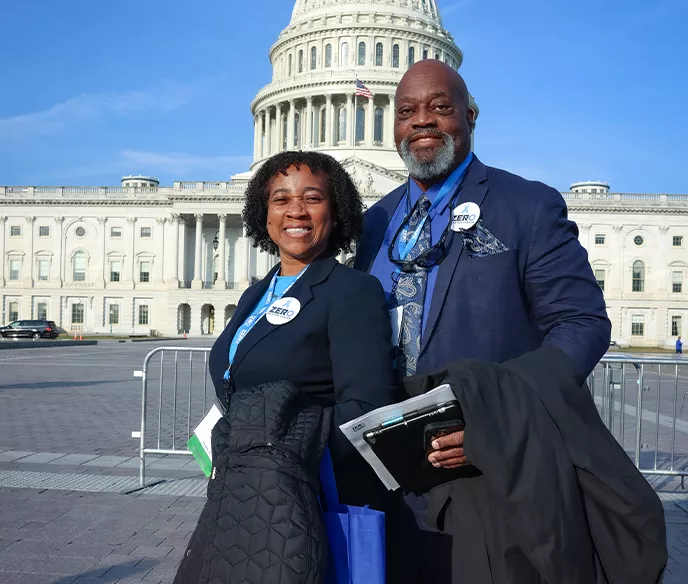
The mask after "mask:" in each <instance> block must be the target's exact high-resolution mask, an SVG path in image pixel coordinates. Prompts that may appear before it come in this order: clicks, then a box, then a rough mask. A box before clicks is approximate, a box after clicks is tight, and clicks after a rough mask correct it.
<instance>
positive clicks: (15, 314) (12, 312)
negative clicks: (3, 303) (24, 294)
mask: <svg viewBox="0 0 688 584" xmlns="http://www.w3.org/2000/svg"><path fill="white" fill-rule="evenodd" d="M7 308H8V312H9V317H10V322H14V321H15V320H17V319H18V318H19V302H16V301H14V302H10V303H9V306H8V307H7Z"/></svg>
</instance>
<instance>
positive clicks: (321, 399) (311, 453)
mask: <svg viewBox="0 0 688 584" xmlns="http://www.w3.org/2000/svg"><path fill="white" fill-rule="evenodd" d="M243 218H244V223H245V226H246V231H247V234H248V236H249V237H251V238H252V239H253V242H254V245H255V246H257V247H260V248H261V249H262V250H264V251H267V252H270V253H279V256H280V264H279V265H278V266H276V267H275V268H274V269H273V270H272V271H271V272H270V273H269V274H268V275H267V276H266V277H265V278H264V279H263V280H262V281H260V282H258V283H257V284H255V285H253V286H251V287H250V288H249V289H248V290H247V291H246V292H245V293H244V294H243V295H242V297H241V300H240V301H239V304H238V306H237V309H236V311H235V313H234V317H233V318H232V320H231V321H230V323H229V324H228V325H227V328H226V329H225V330H224V332H223V333H222V334H221V335H220V337H219V338H218V339H217V341H216V343H215V345H214V346H213V349H212V351H211V354H210V360H209V368H210V375H211V377H212V380H213V384H214V386H215V390H216V394H217V398H218V400H219V402H220V403H221V404H222V405H223V406H224V407H225V408H226V411H227V412H228V413H227V414H226V415H225V417H224V418H223V419H221V420H220V422H218V425H217V426H216V428H215V430H214V431H213V464H214V471H213V477H215V476H216V471H217V472H218V475H221V480H222V481H224V487H223V489H220V488H219V487H218V488H216V489H215V490H213V489H214V486H213V483H214V481H213V480H211V481H210V485H209V491H208V504H207V505H206V509H204V512H203V514H202V515H201V518H200V520H199V526H198V527H197V529H196V531H195V532H194V535H193V536H192V540H191V542H190V544H189V548H188V549H187V553H186V557H185V559H184V561H183V562H182V565H181V566H180V570H179V573H178V574H177V579H176V580H175V582H176V583H182V582H194V583H197V582H218V583H220V582H222V584H225V583H226V582H227V583H229V582H256V583H259V582H260V583H266V584H267V583H268V582H273V581H274V582H280V584H283V583H288V582H291V581H294V582H314V583H317V582H322V578H323V577H324V574H323V573H322V563H323V561H326V558H325V556H324V555H323V554H324V553H326V550H325V551H323V549H321V548H322V547H323V545H324V544H323V539H324V534H323V532H322V528H321V525H320V523H319V522H320V519H319V513H320V511H319V504H318V500H317V478H316V474H317V464H318V459H319V456H320V453H321V450H322V446H323V445H324V444H320V443H318V442H319V440H320V441H321V442H324V441H327V442H328V443H329V447H330V450H331V452H332V458H333V462H334V467H335V474H336V477H337V483H338V486H339V490H340V498H341V499H342V501H343V502H347V503H350V504H366V503H371V502H372V501H371V498H372V497H373V496H374V495H373V493H375V496H377V495H379V484H378V483H377V481H376V478H375V477H374V475H372V471H370V469H369V467H368V466H367V465H365V463H363V461H362V459H361V458H360V457H359V455H358V454H357V453H356V451H355V450H354V449H353V447H352V446H351V444H350V443H349V442H348V440H347V439H346V438H345V437H344V435H343V434H342V433H341V431H340V430H339V425H340V424H342V423H344V422H347V421H349V420H351V419H353V418H355V417H357V416H359V415H361V414H363V413H365V412H367V411H370V410H371V409H374V408H376V407H379V406H382V405H386V404H388V403H390V402H392V401H393V399H394V378H393V362H392V359H393V357H392V345H391V325H390V323H389V316H388V311H387V308H386V302H385V297H384V293H383V291H382V287H381V286H380V284H379V282H378V281H377V279H375V278H374V277H372V276H369V275H366V274H363V273H361V272H356V271H354V270H352V269H350V268H347V267H345V266H343V265H342V264H340V263H339V262H338V261H337V260H336V255H337V254H338V253H339V252H341V251H350V250H351V245H352V243H353V242H354V241H355V239H356V238H357V236H358V235H359V233H360V230H361V227H362V204H361V200H360V197H359V194H358V192H357V190H356V187H355V186H354V185H353V183H352V181H351V179H350V177H349V176H348V175H347V174H346V172H345V171H344V169H343V168H342V167H341V166H340V165H339V163H338V162H336V161H335V160H334V159H333V158H331V157H330V156H327V155H324V154H320V153H317V152H284V153H281V154H278V155H276V156H274V157H272V158H271V159H269V160H267V161H266V162H265V164H264V165H263V166H262V167H261V168H260V169H259V170H258V171H257V172H256V174H255V176H254V177H253V179H252V180H251V182H250V184H249V186H248V189H247V191H246V204H245V207H244V214H243ZM285 380H288V382H289V383H288V384H285V383H284V381H285ZM330 406H331V409H332V416H331V418H332V420H331V424H330V417H329V409H328V408H329V407H330ZM276 411H277V413H275V412H276ZM318 412H320V414H319V413H318ZM322 412H328V413H324V414H323V413H322ZM256 435H260V439H259V438H256ZM266 436H267V437H266ZM322 437H324V438H322ZM316 443H318V444H316ZM314 444H316V446H313V445H314ZM237 453H239V454H248V455H250V456H253V457H254V458H251V459H250V460H249V461H248V462H247V460H246V459H245V458H243V459H242V458H240V457H237V456H238V455H237ZM232 456H233V458H232ZM228 457H229V461H228ZM295 461H298V464H295ZM227 469H229V470H227ZM309 473H310V474H309ZM304 475H307V476H306V478H303V477H304ZM294 477H297V478H298V480H296V479H294ZM313 479H315V480H313ZM215 482H217V481H215ZM229 483H231V486H230V485H229ZM266 484H270V489H268V490H267V492H266V490H265V487H264V486H265V485H266ZM304 486H305V487H306V488H307V490H308V492H307V493H306V495H305V496H304V497H305V498H301V499H299V493H301V494H302V490H303V487H304ZM221 491H222V492H221ZM296 491H298V493H297V492H296ZM223 493H224V494H223ZM256 493H258V496H254V495H255V494H256ZM294 501H296V502H294ZM304 501H305V502H304ZM211 508H212V510H211ZM275 517H278V518H279V517H282V519H281V521H282V523H281V524H275V523H274V522H275V521H276V520H275ZM278 523H279V521H278ZM299 526H301V527H302V528H303V529H300V527H299ZM314 530H315V531H314ZM314 534H315V535H314ZM325 547H326V545H325ZM315 548H317V549H315ZM314 550H315V551H314ZM317 564H320V565H317ZM291 578H293V580H292V579H291Z"/></svg>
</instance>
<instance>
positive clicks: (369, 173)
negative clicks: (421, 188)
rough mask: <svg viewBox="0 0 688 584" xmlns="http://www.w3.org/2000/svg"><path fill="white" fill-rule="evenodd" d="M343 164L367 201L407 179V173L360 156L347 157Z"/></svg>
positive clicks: (378, 197)
mask: <svg viewBox="0 0 688 584" xmlns="http://www.w3.org/2000/svg"><path fill="white" fill-rule="evenodd" d="M342 166H343V167H344V169H345V170H346V171H347V172H348V173H349V175H350V176H351V179H352V180H353V182H354V184H355V185H356V187H357V188H358V191H359V192H360V193H361V196H362V197H363V199H364V200H365V201H366V204H368V202H369V201H370V200H371V199H372V200H378V199H380V198H382V197H384V196H385V195H386V194H387V193H389V192H391V191H393V190H394V189H396V188H397V187H398V186H399V185H401V184H403V183H404V182H406V180H407V175H406V174H404V173H402V172H398V171H394V170H389V169H387V168H384V167H382V166H378V165H377V164H374V163H372V162H368V161H367V160H361V159H360V158H353V157H351V158H346V159H345V160H343V161H342Z"/></svg>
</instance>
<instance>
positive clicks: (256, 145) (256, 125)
mask: <svg viewBox="0 0 688 584" xmlns="http://www.w3.org/2000/svg"><path fill="white" fill-rule="evenodd" d="M260 144H261V136H260V114H256V115H255V116H253V160H258V159H259V158H260Z"/></svg>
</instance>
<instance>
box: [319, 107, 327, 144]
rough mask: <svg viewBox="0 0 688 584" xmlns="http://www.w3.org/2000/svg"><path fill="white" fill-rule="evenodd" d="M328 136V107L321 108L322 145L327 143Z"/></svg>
mask: <svg viewBox="0 0 688 584" xmlns="http://www.w3.org/2000/svg"><path fill="white" fill-rule="evenodd" d="M326 136H327V107H326V106H323V107H321V108H320V143H321V144H324V143H325V137H326Z"/></svg>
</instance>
